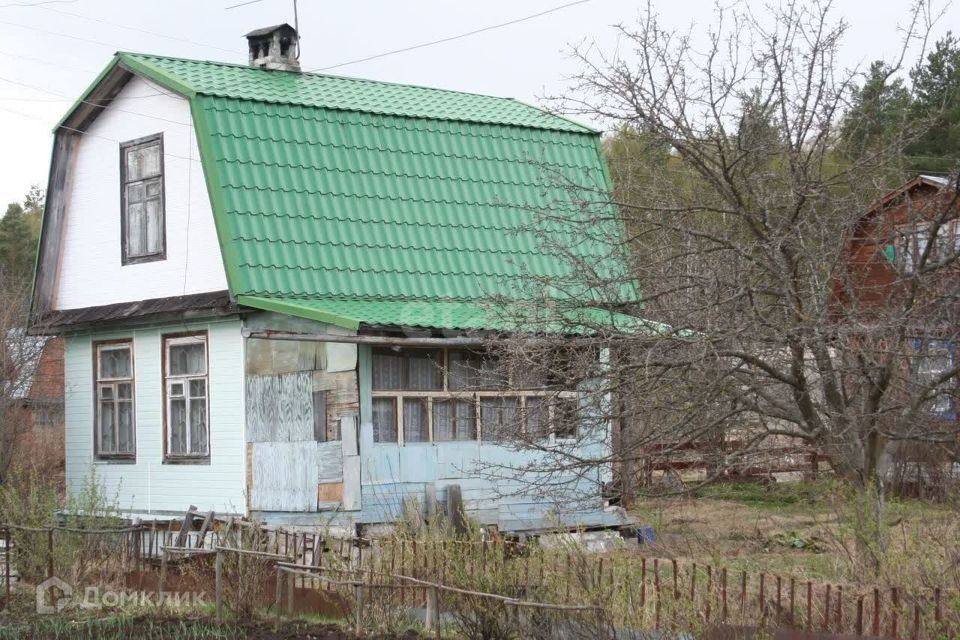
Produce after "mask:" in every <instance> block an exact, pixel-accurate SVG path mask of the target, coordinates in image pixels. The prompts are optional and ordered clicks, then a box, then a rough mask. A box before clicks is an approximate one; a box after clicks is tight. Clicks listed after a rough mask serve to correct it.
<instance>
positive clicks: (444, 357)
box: [370, 347, 581, 446]
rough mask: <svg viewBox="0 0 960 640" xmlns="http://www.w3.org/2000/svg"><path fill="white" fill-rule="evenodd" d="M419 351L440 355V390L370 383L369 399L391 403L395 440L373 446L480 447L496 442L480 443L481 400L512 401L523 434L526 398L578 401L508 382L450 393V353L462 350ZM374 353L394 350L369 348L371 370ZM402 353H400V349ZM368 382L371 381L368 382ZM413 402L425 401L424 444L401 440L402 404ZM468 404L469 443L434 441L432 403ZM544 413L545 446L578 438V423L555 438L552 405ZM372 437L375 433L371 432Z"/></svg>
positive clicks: (571, 393)
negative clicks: (470, 409)
mask: <svg viewBox="0 0 960 640" xmlns="http://www.w3.org/2000/svg"><path fill="white" fill-rule="evenodd" d="M413 350H418V349H416V348H411V349H409V350H408V351H413ZM419 350H423V351H435V352H440V353H441V358H440V359H439V362H440V363H441V364H440V366H441V367H442V372H441V381H442V388H441V389H438V390H431V391H419V390H415V389H376V388H374V387H373V385H372V384H371V398H372V399H377V398H390V399H392V400H393V402H394V421H395V422H394V431H395V432H396V434H397V439H396V441H383V440H374V444H375V445H388V446H397V445H399V446H418V445H420V446H422V445H438V444H439V445H443V444H455V443H465V442H477V443H480V444H489V445H496V444H497V440H484V439H483V423H482V420H481V406H480V400H481V399H482V398H504V397H509V398H516V399H517V400H518V403H517V411H518V412H519V414H520V416H521V418H520V419H521V420H523V429H524V432H526V408H527V399H528V398H534V397H536V398H544V399H547V400H549V399H550V398H558V399H568V400H569V399H572V400H576V401H579V398H580V395H581V394H580V393H579V392H577V391H559V392H558V391H556V390H550V389H513V388H511V387H512V382H513V381H512V380H510V381H508V384H507V385H506V387H505V388H501V389H482V390H481V389H471V390H467V389H463V390H460V389H457V390H451V389H450V388H449V384H450V375H449V372H450V353H451V352H452V351H462V350H464V349H457V348H442V349H419ZM378 351H384V352H392V353H397V350H396V349H392V348H389V347H373V348H372V349H371V352H370V353H371V362H370V365H371V367H373V355H375V354H376V353H377V352H378ZM401 351H402V350H401ZM370 375H371V379H372V377H373V371H372V369H371V372H370ZM401 378H402V380H403V383H404V384H405V383H406V380H407V374H406V372H404V373H403V374H402V376H401ZM371 383H372V380H371ZM407 398H409V399H411V400H412V399H416V400H418V401H420V400H425V401H426V415H427V439H426V440H424V441H418V442H406V439H405V437H404V424H403V403H404V400H405V399H407ZM443 400H451V401H457V400H459V401H468V402H470V403H471V404H472V405H473V410H474V437H473V438H471V439H469V440H456V439H454V440H437V439H436V438H435V437H434V427H433V403H434V401H443ZM546 404H547V406H546V410H547V412H548V413H547V429H548V432H549V433H548V436H547V439H546V440H545V441H544V442H549V444H551V445H552V444H555V443H558V442H567V441H572V440H575V439H576V438H577V437H578V436H579V424H578V425H577V428H576V429H575V430H574V433H573V435H571V436H561V437H557V435H556V425H555V420H554V412H555V410H556V407H555V406H554V405H555V403H554V402H547V403H546ZM374 436H376V433H374Z"/></svg>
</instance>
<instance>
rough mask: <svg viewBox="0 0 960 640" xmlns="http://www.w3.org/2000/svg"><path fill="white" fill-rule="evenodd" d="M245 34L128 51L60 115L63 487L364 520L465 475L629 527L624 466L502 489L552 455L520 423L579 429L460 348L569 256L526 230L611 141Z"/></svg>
mask: <svg viewBox="0 0 960 640" xmlns="http://www.w3.org/2000/svg"><path fill="white" fill-rule="evenodd" d="M291 38H292V40H291ZM249 39H250V44H251V56H250V57H251V65H249V66H244V65H233V64H224V63H218V62H202V61H194V60H182V59H174V58H166V57H159V56H152V55H142V54H131V53H118V54H117V55H116V57H115V58H114V59H113V61H112V62H111V63H110V64H109V66H108V67H107V68H106V69H105V70H104V71H103V73H101V74H100V76H99V77H98V78H97V79H96V81H95V82H94V83H93V85H92V86H91V87H90V88H89V89H88V90H87V91H86V92H85V93H84V94H83V96H82V97H81V99H80V100H79V101H78V102H77V103H76V104H75V105H74V106H73V107H72V108H71V109H70V111H69V112H68V113H67V115H66V116H65V117H64V118H63V120H62V121H61V122H60V123H59V124H58V126H57V128H56V131H55V145H54V154H53V161H52V166H51V171H50V182H49V190H48V199H47V209H46V215H45V217H44V220H43V231H42V239H41V249H40V252H41V253H40V258H39V262H38V268H37V274H36V284H35V294H34V299H33V309H32V314H33V315H32V317H33V323H34V330H35V331H38V332H44V331H48V332H52V331H57V332H62V333H64V334H65V335H66V353H65V361H66V422H67V427H66V432H67V436H66V441H67V478H68V483H69V485H70V487H76V486H78V483H80V482H81V480H82V478H83V477H84V476H85V475H86V474H87V473H88V472H89V469H90V467H91V465H93V466H95V468H96V472H97V476H98V478H99V479H100V481H101V482H103V483H105V485H106V487H107V490H108V494H109V495H113V494H114V493H117V494H118V495H119V497H120V502H121V504H120V506H121V508H123V509H127V510H129V511H130V512H135V513H150V514H180V513H182V512H183V510H184V509H185V508H186V507H187V506H188V505H190V504H194V505H197V506H198V507H199V508H200V509H202V510H205V509H213V510H215V511H217V512H218V513H240V514H258V515H260V516H263V517H264V518H266V519H267V520H268V521H274V522H285V523H291V524H300V525H325V524H340V525H343V524H351V523H352V524H370V523H383V522H390V521H393V520H395V519H396V518H398V517H399V516H400V515H401V510H402V506H403V503H404V500H405V498H407V497H408V496H413V497H417V498H419V499H420V500H421V501H422V500H423V498H424V496H425V495H427V494H432V493H433V492H436V495H437V496H438V497H439V498H440V499H441V500H442V499H443V498H444V495H445V488H446V487H448V486H449V485H454V484H455V485H459V487H460V488H461V490H462V494H463V498H464V502H465V505H466V509H467V511H468V513H469V514H470V515H472V516H474V517H476V518H477V519H478V520H479V521H481V522H482V523H484V524H495V525H498V526H499V527H500V528H501V529H505V530H529V529H537V528H542V527H545V526H548V525H549V524H553V523H559V524H564V525H585V526H603V525H615V524H618V523H621V522H622V518H621V516H620V515H618V514H617V513H616V512H614V511H609V510H604V508H603V506H604V505H603V502H602V499H601V491H600V487H601V484H602V482H604V481H605V480H606V479H607V477H606V472H603V471H598V472H597V474H596V477H589V478H577V477H573V476H571V477H569V478H567V479H566V481H565V482H566V483H567V488H568V489H571V491H572V493H573V494H575V495H577V496H578V497H579V498H580V499H579V500H577V501H575V502H570V501H569V499H563V500H559V499H558V500H557V501H556V502H549V501H544V500H542V499H541V498H540V497H536V496H533V495H528V494H524V493H522V492H521V493H520V494H518V495H513V496H512V497H501V496H500V495H499V492H497V491H496V490H495V489H500V490H501V491H505V492H507V493H510V490H511V489H514V490H515V489H522V484H521V483H517V482H514V483H509V482H508V483H501V484H500V485H499V486H495V483H494V482H493V481H492V480H491V479H490V478H487V477H484V476H483V474H482V473H480V472H479V470H478V463H483V462H493V463H504V464H518V465H522V464H524V462H525V461H527V460H529V457H530V456H532V455H536V454H534V453H530V452H526V451H515V450H513V449H511V448H509V447H506V446H503V445H502V444H500V443H498V442H497V441H496V439H495V437H494V429H495V428H496V425H497V424H498V423H500V422H502V421H503V420H504V419H505V418H504V416H506V415H508V414H509V415H514V414H516V413H517V412H519V411H524V412H525V415H527V419H528V428H529V429H534V428H536V429H538V430H540V431H541V432H542V433H543V434H544V442H545V443H547V444H548V445H550V446H568V445H567V444H566V443H565V435H566V434H564V433H557V432H555V430H553V429H552V426H551V416H552V415H553V414H552V412H549V411H538V406H539V405H538V403H539V402H540V398H541V397H542V395H541V393H542V392H541V391H540V390H538V389H535V388H534V389H503V390H491V389H479V388H476V386H475V385H471V383H470V380H469V376H468V375H467V374H468V372H469V371H471V370H472V368H471V367H472V365H474V364H475V363H476V357H475V355H474V354H473V353H472V352H471V351H469V350H467V349H465V348H463V345H464V344H467V345H469V343H470V340H469V339H464V338H463V336H464V334H465V333H466V332H469V331H471V330H502V329H506V328H508V327H505V326H503V325H502V323H501V322H500V321H498V320H497V319H496V318H493V317H490V316H489V314H488V313H487V312H486V311H485V306H484V303H483V301H484V299H485V298H486V297H487V296H488V294H490V293H498V294H502V295H510V293H511V291H513V289H511V285H510V284H509V283H510V282H511V280H516V279H518V278H521V277H524V275H525V274H527V273H529V274H532V275H534V276H536V275H538V274H539V275H549V274H556V273H558V272H561V271H562V270H563V269H564V268H565V267H564V265H563V264H561V263H560V261H559V260H558V259H557V258H555V257H553V256H550V255H544V254H542V253H541V252H540V251H539V250H538V244H537V240H536V238H535V235H534V234H533V233H532V232H530V231H527V230H524V227H525V226H526V225H528V224H529V223H530V222H531V214H530V208H536V207H541V206H547V205H548V204H549V203H550V202H551V201H554V200H555V199H557V198H562V197H564V193H563V189H562V188H561V187H560V186H559V185H555V184H551V182H550V178H549V177H546V176H545V173H553V174H554V175H556V174H559V175H560V176H564V177H566V178H568V179H570V180H577V181H580V180H582V179H583V178H584V177H585V176H591V177H592V178H593V179H594V180H598V181H599V183H600V184H604V185H608V183H607V182H606V177H605V175H606V174H605V167H604V165H603V159H602V154H601V149H600V146H599V134H598V133H597V132H596V131H593V130H591V129H588V128H586V127H584V126H582V125H579V124H576V123H574V122H571V121H569V120H566V119H564V118H561V117H558V116H554V115H551V114H549V113H546V112H544V111H542V110H540V109H537V108H534V107H531V106H529V105H526V104H523V103H521V102H517V101H514V100H511V99H502V98H494V97H488V96H481V95H474V94H467V93H460V92H454V91H444V90H438V89H429V88H423V87H415V86H406V85H398V84H388V83H383V82H374V81H368V80H358V79H351V78H343V77H335V76H326V75H315V74H308V73H299V71H298V69H297V64H296V60H295V41H296V34H295V32H293V31H292V29H290V28H289V27H288V26H287V25H281V26H280V27H276V28H270V29H265V30H260V31H257V32H253V33H252V34H250V36H249ZM291 42H293V43H294V44H293V45H291ZM411 334H412V335H411ZM570 397H571V398H573V399H576V398H577V394H576V393H575V392H571V394H570ZM534 422H535V423H536V424H534ZM584 428H591V429H595V430H596V434H595V436H596V437H595V438H593V439H592V443H591V444H589V445H582V446H589V447H592V448H594V451H593V453H596V452H597V450H598V448H599V450H600V451H602V450H604V449H605V448H606V447H609V446H610V445H609V425H606V424H603V425H600V426H599V427H598V426H590V427H584ZM578 446H579V445H578ZM568 495H570V494H569V493H568Z"/></svg>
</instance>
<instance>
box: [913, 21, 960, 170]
mask: <svg viewBox="0 0 960 640" xmlns="http://www.w3.org/2000/svg"><path fill="white" fill-rule="evenodd" d="M910 79H911V81H912V82H913V93H914V100H913V105H912V107H913V108H912V109H911V117H912V118H914V119H915V120H918V121H921V122H924V123H925V125H926V126H925V131H924V133H923V135H921V136H920V138H919V139H918V140H916V141H915V142H914V143H912V144H910V145H909V146H908V147H907V149H906V153H907V155H908V156H909V158H910V165H911V167H913V168H914V169H915V170H916V171H918V172H943V173H946V172H952V171H955V170H956V169H957V167H958V161H960V41H958V40H957V38H955V37H954V36H953V34H952V33H947V35H946V36H945V37H944V38H943V39H941V40H939V41H938V42H937V43H936V45H935V46H934V49H933V51H931V52H930V54H929V55H928V56H927V59H926V60H925V62H924V64H922V65H921V66H919V67H918V68H917V69H915V70H914V71H913V72H912V73H911V74H910Z"/></svg>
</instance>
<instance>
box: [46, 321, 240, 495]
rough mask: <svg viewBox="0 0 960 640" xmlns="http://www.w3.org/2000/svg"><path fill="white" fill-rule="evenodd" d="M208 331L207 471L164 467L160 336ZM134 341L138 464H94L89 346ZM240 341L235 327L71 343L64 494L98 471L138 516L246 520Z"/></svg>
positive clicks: (110, 335) (175, 329)
mask: <svg viewBox="0 0 960 640" xmlns="http://www.w3.org/2000/svg"><path fill="white" fill-rule="evenodd" d="M202 330H206V331H207V332H208V336H209V339H208V340H209V341H208V344H209V347H208V348H209V353H208V357H209V363H210V369H209V376H210V463H209V464H186V465H183V464H181V465H171V464H163V442H162V439H163V424H162V419H163V418H162V416H163V407H162V404H163V394H162V384H163V382H162V375H161V336H162V335H163V334H165V333H179V332H184V331H202ZM130 337H132V338H133V343H134V370H135V376H136V378H135V385H136V391H135V403H136V441H137V458H136V463H135V464H121V463H108V462H103V461H95V460H94V459H93V419H94V418H93V406H94V405H93V346H92V345H93V342H94V341H96V340H110V339H115V338H130ZM243 348H244V347H243V338H242V336H241V333H240V322H239V320H235V319H228V320H218V321H211V322H190V323H180V324H176V325H167V326H156V327H150V328H143V329H135V330H130V331H110V332H103V333H92V334H82V335H74V336H68V337H67V339H66V352H65V358H64V367H65V409H66V472H67V486H68V489H69V490H71V491H76V490H77V489H78V488H79V487H80V486H82V483H83V481H84V478H85V477H86V476H87V475H88V474H89V473H90V469H91V467H93V468H94V469H95V470H96V475H97V478H98V479H99V481H100V482H101V483H102V484H103V485H104V488H105V489H106V493H107V495H108V496H109V497H111V498H112V497H114V496H116V498H117V500H118V503H119V504H118V506H119V507H120V508H121V509H124V510H129V511H131V512H136V513H149V512H152V513H163V512H169V513H180V512H183V511H185V510H186V509H187V507H189V506H190V505H191V504H192V505H196V506H197V507H199V508H200V509H201V510H210V509H213V510H215V511H217V512H218V513H244V512H245V497H244V483H245V469H244V464H245V460H246V456H245V448H244V447H245V445H244V433H243V416H244V394H243V380H244V375H243V360H244V359H243Z"/></svg>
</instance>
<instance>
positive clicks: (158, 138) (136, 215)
mask: <svg viewBox="0 0 960 640" xmlns="http://www.w3.org/2000/svg"><path fill="white" fill-rule="evenodd" d="M120 202H121V217H122V220H121V244H122V263H123V264H135V263H138V262H148V261H151V260H162V259H164V257H165V253H166V242H165V233H166V230H165V220H164V202H163V134H156V135H153V136H149V137H146V138H140V139H138V140H132V141H130V142H125V143H123V144H121V145H120Z"/></svg>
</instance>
